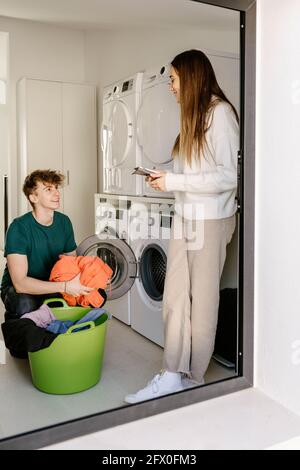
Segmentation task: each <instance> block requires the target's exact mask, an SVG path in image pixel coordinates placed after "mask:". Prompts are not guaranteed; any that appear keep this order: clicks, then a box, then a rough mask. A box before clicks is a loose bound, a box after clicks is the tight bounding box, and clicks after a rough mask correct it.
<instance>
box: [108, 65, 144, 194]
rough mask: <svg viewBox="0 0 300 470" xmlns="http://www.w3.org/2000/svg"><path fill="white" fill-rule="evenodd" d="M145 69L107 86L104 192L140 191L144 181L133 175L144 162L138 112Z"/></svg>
mask: <svg viewBox="0 0 300 470" xmlns="http://www.w3.org/2000/svg"><path fill="white" fill-rule="evenodd" d="M142 76H143V74H142V73H137V74H135V75H134V76H132V77H129V78H128V79H125V80H121V81H119V82H116V83H113V84H111V85H109V86H107V87H106V88H105V89H104V95H103V122H102V129H101V147H102V152H103V166H102V169H103V192H105V193H108V194H125V195H127V194H130V195H137V194H140V192H141V190H140V187H139V186H140V185H141V181H140V180H139V179H137V178H136V177H135V176H133V175H132V171H133V168H134V167H136V166H138V165H140V157H139V155H140V149H139V146H138V144H137V140H136V116H137V111H138V108H139V105H140V97H141V81H142Z"/></svg>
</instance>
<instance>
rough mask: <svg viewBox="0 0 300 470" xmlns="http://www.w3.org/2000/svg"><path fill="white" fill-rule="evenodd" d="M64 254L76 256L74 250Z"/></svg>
mask: <svg viewBox="0 0 300 470" xmlns="http://www.w3.org/2000/svg"><path fill="white" fill-rule="evenodd" d="M64 255H66V256H76V250H73V251H70V252H69V253H64Z"/></svg>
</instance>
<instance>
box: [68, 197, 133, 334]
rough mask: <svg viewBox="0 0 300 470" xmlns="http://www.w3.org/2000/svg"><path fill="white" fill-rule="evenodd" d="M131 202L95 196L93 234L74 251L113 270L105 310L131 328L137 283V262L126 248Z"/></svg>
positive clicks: (125, 199)
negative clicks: (133, 290) (131, 309)
mask: <svg viewBox="0 0 300 470" xmlns="http://www.w3.org/2000/svg"><path fill="white" fill-rule="evenodd" d="M129 206H130V201H128V200H127V198H126V197H125V198H124V199H122V197H116V196H114V195H107V194H96V195H95V234H94V235H92V236H90V237H88V238H86V239H85V240H83V242H82V243H81V244H80V245H79V246H78V247H77V250H76V251H77V255H82V256H99V257H100V258H101V259H102V260H103V261H104V262H105V263H107V264H108V265H109V266H110V267H111V268H112V270H113V275H112V279H111V283H110V285H109V286H108V288H107V289H106V293H107V301H106V303H105V309H106V310H107V311H108V312H109V313H111V314H112V315H113V317H115V318H117V319H118V320H121V321H122V322H124V323H126V324H127V325H130V323H131V318H130V295H131V288H132V286H133V284H134V281H135V279H136V272H137V265H136V258H135V255H134V253H133V251H132V248H131V247H130V246H129V235H128V208H129Z"/></svg>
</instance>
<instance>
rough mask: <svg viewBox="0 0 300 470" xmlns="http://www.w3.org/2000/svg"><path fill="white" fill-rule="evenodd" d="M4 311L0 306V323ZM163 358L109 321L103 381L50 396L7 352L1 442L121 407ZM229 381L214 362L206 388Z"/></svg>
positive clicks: (1, 380)
mask: <svg viewBox="0 0 300 470" xmlns="http://www.w3.org/2000/svg"><path fill="white" fill-rule="evenodd" d="M0 258H1V257H0ZM1 262H2V263H3V260H2V261H1ZM3 312H4V309H3V304H2V303H1V306H0V321H1V322H2V321H3ZM161 359H162V349H161V348H160V347H159V346H157V345H156V344H154V343H152V342H151V341H148V340H147V339H146V338H144V337H143V336H141V335H139V334H138V333H136V332H135V331H133V330H132V329H131V328H130V327H128V326H126V325H124V324H123V323H122V322H120V321H118V320H116V319H112V320H110V321H109V327H108V332H107V338H106V347H105V357H104V365H103V370H102V378H101V381H100V382H99V383H98V384H97V385H96V386H95V387H93V388H91V389H90V390H87V391H84V392H81V393H78V394H73V395H48V394H45V393H42V392H40V391H38V390H37V389H36V388H35V387H34V386H33V385H32V382H31V375H30V369H29V365H28V362H27V361H26V360H20V359H14V358H12V357H11V356H10V354H9V353H8V352H7V353H6V364H3V365H0V396H1V400H0V416H1V424H0V439H1V438H4V437H8V436H12V435H15V434H19V433H22V432H26V431H30V430H33V429H38V428H41V427H45V426H49V425H52V424H55V423H58V422H63V421H67V420H71V419H76V418H78V417H81V416H87V415H90V414H94V413H100V412H101V411H105V410H108V409H113V408H117V407H121V406H124V402H123V397H124V396H125V395H126V394H127V393H130V392H134V391H136V390H138V389H139V388H141V387H143V386H144V385H145V384H146V383H147V382H148V381H149V379H151V377H153V375H154V374H156V373H157V372H158V371H159V370H160V368H161ZM229 376H232V370H230V369H226V368H224V367H221V366H220V365H218V364H217V363H216V362H215V361H213V360H212V362H211V364H210V367H209V370H208V372H207V374H206V383H209V382H214V381H216V380H222V379H223V378H226V377H229Z"/></svg>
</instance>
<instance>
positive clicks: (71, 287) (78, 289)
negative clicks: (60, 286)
mask: <svg viewBox="0 0 300 470" xmlns="http://www.w3.org/2000/svg"><path fill="white" fill-rule="evenodd" d="M65 289H66V290H65V292H66V294H70V295H73V296H74V297H77V296H78V295H88V294H89V293H90V292H91V291H93V290H95V289H93V288H92V287H87V286H83V285H82V284H81V283H80V273H79V274H77V276H75V277H74V278H73V279H71V281H67V282H66V288H65Z"/></svg>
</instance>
